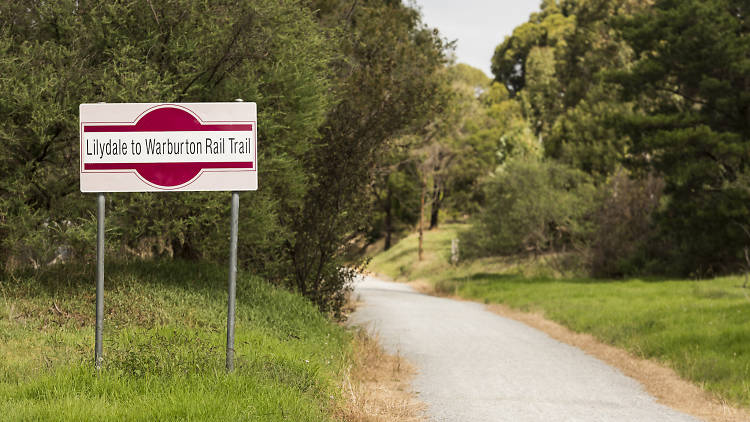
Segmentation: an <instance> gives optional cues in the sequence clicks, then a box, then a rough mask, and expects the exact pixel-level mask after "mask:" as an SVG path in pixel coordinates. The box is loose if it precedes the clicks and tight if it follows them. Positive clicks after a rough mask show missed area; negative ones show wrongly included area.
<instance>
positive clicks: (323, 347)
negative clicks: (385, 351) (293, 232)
mask: <svg viewBox="0 0 750 422" xmlns="http://www.w3.org/2000/svg"><path fill="white" fill-rule="evenodd" d="M105 274H106V275H105V277H106V278H105V287H106V290H105V302H104V304H105V326H104V333H103V338H104V341H103V346H104V363H103V368H102V370H101V371H100V373H96V371H95V370H94V369H93V349H94V309H95V287H94V286H95V285H94V280H95V279H94V274H93V272H92V269H91V268H82V267H75V266H55V267H50V268H49V269H46V270H45V271H43V272H41V273H31V272H29V273H25V274H15V275H12V276H0V277H4V278H0V293H1V296H0V415H2V417H0V419H2V420H4V421H6V420H8V421H16V420H29V421H36V420H70V421H80V420H118V421H121V420H124V421H130V420H144V421H145V420H148V421H152V420H159V421H168V420H212V421H213V420H219V421H221V420H232V421H235V420H248V421H256V420H257V421H267V420H270V421H274V420H294V421H326V420H331V419H332V415H333V414H334V413H335V409H336V407H337V406H338V403H340V400H341V399H340V398H339V393H338V383H339V382H340V379H341V376H342V374H343V371H344V368H345V366H346V365H348V363H349V362H350V360H351V336H350V334H349V333H347V332H346V331H345V330H344V329H343V328H341V327H339V326H337V325H335V324H333V323H331V322H330V321H328V320H327V319H326V318H325V317H324V316H322V315H320V314H319V313H318V312H317V310H316V309H315V308H314V307H313V306H312V305H311V304H310V303H308V302H307V301H305V300H304V299H302V298H300V297H298V296H296V295H293V294H291V293H288V292H286V291H284V290H281V289H278V288H275V287H272V286H270V285H269V284H267V283H265V282H263V281H262V280H259V279H257V278H254V277H251V276H248V275H247V274H242V273H240V274H239V277H238V285H237V311H236V321H237V322H236V324H237V328H236V335H235V336H236V340H235V342H236V343H235V350H236V352H235V353H236V361H235V362H236V363H235V366H236V370H235V372H234V373H232V374H227V373H226V371H225V370H224V366H225V346H226V300H227V299H226V297H227V294H226V268H225V267H224V266H221V267H217V266H214V265H210V264H199V263H188V262H180V261H176V262H175V261H164V262H133V263H123V264H108V265H107V268H106V273H105Z"/></svg>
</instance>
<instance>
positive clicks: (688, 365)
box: [370, 225, 750, 407]
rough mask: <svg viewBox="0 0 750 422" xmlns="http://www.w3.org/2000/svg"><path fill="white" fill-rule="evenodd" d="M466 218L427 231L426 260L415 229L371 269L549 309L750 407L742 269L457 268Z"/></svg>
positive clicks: (524, 263) (488, 264)
mask: <svg viewBox="0 0 750 422" xmlns="http://www.w3.org/2000/svg"><path fill="white" fill-rule="evenodd" d="M458 230H461V226H458V225H453V226H446V227H444V228H442V229H441V230H439V231H433V232H426V236H425V252H426V254H425V256H426V259H425V260H424V261H423V262H417V238H416V236H409V237H407V238H405V239H404V240H402V241H401V242H400V243H398V244H397V245H395V246H394V248H392V249H391V250H389V251H386V252H382V253H379V254H377V255H376V256H375V257H374V258H373V260H372V262H371V266H370V268H371V269H372V270H373V271H376V272H378V273H381V274H385V275H387V276H390V277H391V278H394V279H397V280H424V281H427V282H429V283H430V284H432V285H433V286H434V287H435V289H436V291H438V292H443V293H450V294H456V295H458V296H461V297H464V298H467V299H472V300H477V301H481V302H485V303H503V304H506V305H508V306H511V307H513V308H516V309H520V310H524V311H534V312H541V313H543V314H544V316H545V317H547V318H549V319H552V320H554V321H557V322H559V323H561V324H563V325H565V326H567V327H569V328H570V329H572V330H574V331H576V332H585V333H589V334H592V335H594V336H595V337H597V338H598V339H599V340H601V341H603V342H605V343H609V344H612V345H615V346H618V347H620V348H623V349H626V350H628V351H630V352H632V353H633V354H635V355H637V356H640V357H644V358H649V359H654V360H657V361H659V362H662V363H664V364H666V365H668V366H670V367H672V368H673V369H675V371H677V372H678V373H679V374H680V375H681V376H683V377H684V378H686V379H689V380H691V381H693V382H695V383H697V384H698V385H700V386H702V387H703V388H704V389H706V390H708V391H710V392H712V393H714V394H716V395H717V396H719V397H721V398H723V399H725V400H728V401H729V402H731V403H735V404H739V405H742V406H746V407H747V406H750V348H749V347H748V345H750V289H743V288H742V284H743V282H744V278H743V277H723V278H717V279H713V280H701V281H695V280H667V279H660V280H643V279H626V280H594V279H587V278H562V277H553V276H551V275H552V274H553V273H554V271H553V269H552V268H550V267H549V266H548V265H546V264H545V262H544V261H542V260H536V261H534V260H528V259H526V260H516V261H515V262H514V261H513V260H512V259H510V258H497V259H485V260H477V261H474V262H471V263H464V264H461V265H459V266H457V267H453V266H451V265H450V263H449V259H448V257H449V254H450V241H451V239H452V238H455V237H457V231H458Z"/></svg>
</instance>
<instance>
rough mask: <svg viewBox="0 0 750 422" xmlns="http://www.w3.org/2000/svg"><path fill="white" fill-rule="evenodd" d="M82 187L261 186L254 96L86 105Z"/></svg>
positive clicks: (203, 188)
mask: <svg viewBox="0 0 750 422" xmlns="http://www.w3.org/2000/svg"><path fill="white" fill-rule="evenodd" d="M80 133H81V149H80V157H81V162H80V171H81V175H80V176H81V177H80V180H81V192H161V191H242V190H257V189H258V162H257V109H256V105H255V103H243V102H232V103H180V104H147V103H121V104H116V103H102V104H81V106H80Z"/></svg>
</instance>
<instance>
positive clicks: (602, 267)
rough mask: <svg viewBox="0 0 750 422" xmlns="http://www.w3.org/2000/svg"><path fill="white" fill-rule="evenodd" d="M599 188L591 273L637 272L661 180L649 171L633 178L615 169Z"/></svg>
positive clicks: (657, 198)
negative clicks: (644, 175)
mask: <svg viewBox="0 0 750 422" xmlns="http://www.w3.org/2000/svg"><path fill="white" fill-rule="evenodd" d="M603 190H604V199H603V201H602V204H601V207H600V208H599V209H598V210H597V211H596V213H595V214H594V222H595V224H596V230H595V232H594V233H593V235H592V238H591V243H590V247H589V259H590V269H591V273H592V275H594V276H597V277H613V276H623V275H628V274H633V273H636V272H639V271H641V270H642V268H643V266H644V265H646V262H644V261H645V260H647V257H646V256H645V255H646V254H645V251H647V250H648V249H649V248H648V247H647V246H648V243H649V241H650V240H651V239H652V238H653V237H654V230H653V221H652V217H653V215H654V212H655V211H657V209H658V208H659V204H660V201H661V198H662V192H663V190H664V181H663V180H662V179H660V178H657V177H654V176H653V175H648V176H647V177H645V178H642V179H633V178H631V177H630V176H629V174H628V173H627V172H626V171H625V170H623V169H619V170H617V171H616V172H615V173H614V175H613V176H612V177H611V178H610V179H609V181H608V182H607V184H606V185H605V186H604V189H603Z"/></svg>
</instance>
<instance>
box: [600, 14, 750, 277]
mask: <svg viewBox="0 0 750 422" xmlns="http://www.w3.org/2000/svg"><path fill="white" fill-rule="evenodd" d="M747 13H750V9H748V4H747V3H746V2H743V1H732V0H711V1H671V0H667V1H656V2H655V3H654V6H653V9H652V10H649V11H648V13H640V14H636V15H634V16H632V17H631V18H628V19H621V20H620V21H619V28H620V29H621V30H622V34H623V37H624V38H625V39H626V40H627V41H628V42H629V43H630V45H631V46H632V48H633V50H634V52H635V55H636V61H635V63H634V65H633V66H632V67H631V68H630V69H626V70H622V71H620V72H616V73H614V74H613V75H612V79H613V80H615V81H617V82H618V83H619V84H620V85H621V86H622V87H623V89H624V94H625V95H626V98H638V97H639V96H642V97H643V98H644V100H643V101H640V102H639V103H638V108H637V109H636V110H635V111H634V112H633V113H630V114H628V115H625V116H624V124H623V125H622V128H623V130H624V131H625V132H626V133H627V134H628V135H629V136H630V137H631V139H632V143H633V146H632V150H631V151H630V154H629V165H630V166H631V168H633V169H636V170H642V169H643V170H650V169H653V170H655V171H657V172H658V173H659V174H661V175H663V177H664V180H665V182H666V193H667V194H668V195H669V201H668V204H667V208H666V209H665V211H664V212H663V213H661V214H660V216H659V218H658V221H659V226H660V229H661V233H660V238H661V239H662V240H663V245H664V246H665V247H667V248H668V249H669V250H670V251H671V253H669V254H667V259H668V260H669V261H670V262H671V267H670V268H669V270H670V271H673V272H679V273H682V274H688V273H693V272H694V273H696V274H711V273H716V272H726V271H733V270H737V269H739V268H740V266H741V265H742V263H743V262H744V257H743V256H742V249H743V247H744V246H745V245H747V244H748V241H750V238H748V236H747V234H746V233H745V231H744V228H746V227H747V226H748V222H749V221H750V208H748V203H749V201H750V189H748V185H747V184H746V183H745V182H743V176H742V174H745V173H746V172H747V171H748V165H749V164H750V142H749V139H750V124H749V123H748V110H750V93H748V90H747V87H748V81H750V59H749V58H748V56H747V51H748V49H749V48H750V38H748V36H747V35H748V26H747V23H746V21H745V18H744V17H745V16H746V15H747Z"/></svg>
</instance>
